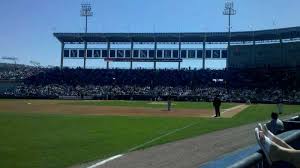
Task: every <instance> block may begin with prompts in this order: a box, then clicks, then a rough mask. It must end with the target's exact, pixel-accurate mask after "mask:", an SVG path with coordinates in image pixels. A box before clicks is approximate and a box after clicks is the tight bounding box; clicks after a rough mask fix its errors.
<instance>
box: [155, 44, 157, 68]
mask: <svg viewBox="0 0 300 168" xmlns="http://www.w3.org/2000/svg"><path fill="white" fill-rule="evenodd" d="M156 58H157V42H156V40H155V42H154V69H155V70H156Z"/></svg>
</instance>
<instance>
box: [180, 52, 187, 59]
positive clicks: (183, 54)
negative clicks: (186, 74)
mask: <svg viewBox="0 0 300 168" xmlns="http://www.w3.org/2000/svg"><path fill="white" fill-rule="evenodd" d="M181 58H186V50H181Z"/></svg>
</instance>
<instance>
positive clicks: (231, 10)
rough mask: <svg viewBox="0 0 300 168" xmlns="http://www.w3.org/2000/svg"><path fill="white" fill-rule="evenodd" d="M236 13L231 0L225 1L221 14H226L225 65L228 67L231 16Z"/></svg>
mask: <svg viewBox="0 0 300 168" xmlns="http://www.w3.org/2000/svg"><path fill="white" fill-rule="evenodd" d="M235 14H236V10H234V5H233V1H227V2H226V3H225V9H224V11H223V15H226V16H228V48H227V52H228V54H227V59H226V67H228V57H229V56H230V40H231V16H233V15H235Z"/></svg>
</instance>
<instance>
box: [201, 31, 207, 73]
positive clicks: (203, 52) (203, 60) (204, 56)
mask: <svg viewBox="0 0 300 168" xmlns="http://www.w3.org/2000/svg"><path fill="white" fill-rule="evenodd" d="M202 44H203V50H202V69H205V58H206V46H205V45H206V35H205V37H204V40H203V43H202Z"/></svg>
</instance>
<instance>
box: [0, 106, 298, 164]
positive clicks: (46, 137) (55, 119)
mask: <svg viewBox="0 0 300 168" xmlns="http://www.w3.org/2000/svg"><path fill="white" fill-rule="evenodd" d="M275 109H276V106H275V105H252V106H250V107H249V108H247V109H246V110H244V111H243V112H241V113H239V114H237V115H236V116H234V117H233V118H230V119H226V118H221V119H218V120H216V119H209V118H168V117H116V116H114V117H111V116H77V115H58V114H55V115H54V114H52V115H51V114H27V113H22V114H20V113H13V112H7V113H0V133H1V138H0V146H1V147H0V159H1V161H0V167H16V168H38V167H44V168H60V167H61V168H63V167H68V166H71V165H74V164H79V163H83V162H88V161H92V160H96V159H101V158H106V157H109V156H111V155H115V154H119V153H123V152H126V151H127V150H128V149H130V148H132V147H134V146H136V145H139V144H142V143H144V142H146V141H148V140H150V139H153V138H155V137H158V136H160V135H163V134H165V133H167V132H169V131H171V130H174V129H176V128H180V127H183V126H186V125H188V124H191V123H198V124H196V125H194V126H193V127H190V128H187V129H185V130H184V131H180V132H177V133H175V134H172V135H169V136H167V137H165V138H163V139H161V140H159V141H155V142H154V143H152V144H149V145H148V146H152V145H157V144H161V143H166V142H171V141H174V140H179V139H183V138H188V137H194V136H198V135H201V134H204V133H208V132H212V131H216V130H221V129H225V128H229V127H235V126H239V125H243V124H247V123H252V122H257V121H261V120H266V119H269V118H270V113H271V112H272V111H274V110H275ZM284 109H285V114H291V113H294V112H299V111H300V106H299V105H297V106H292V105H289V106H285V108H284Z"/></svg>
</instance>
